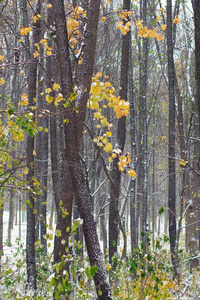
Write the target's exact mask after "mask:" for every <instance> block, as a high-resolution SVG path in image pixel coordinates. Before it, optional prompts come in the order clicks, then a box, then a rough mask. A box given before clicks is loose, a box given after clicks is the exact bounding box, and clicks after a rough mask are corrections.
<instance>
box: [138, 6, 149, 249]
mask: <svg viewBox="0 0 200 300" xmlns="http://www.w3.org/2000/svg"><path fill="white" fill-rule="evenodd" d="M142 11H143V22H144V26H146V23H147V20H146V19H147V1H146V0H143V7H142ZM142 57H143V58H142V65H141V72H142V74H141V76H142V78H141V95H140V96H141V101H142V131H143V133H142V135H143V145H142V158H143V161H142V169H143V171H142V174H143V177H142V181H143V182H142V232H143V233H144V235H143V237H142V241H143V243H144V246H145V245H146V234H147V205H148V203H147V175H148V168H147V109H146V94H147V68H148V39H146V38H145V39H143V50H142Z"/></svg>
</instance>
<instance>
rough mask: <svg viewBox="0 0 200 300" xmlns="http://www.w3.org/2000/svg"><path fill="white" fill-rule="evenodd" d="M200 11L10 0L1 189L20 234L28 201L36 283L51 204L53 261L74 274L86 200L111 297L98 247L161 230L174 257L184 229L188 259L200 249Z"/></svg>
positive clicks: (91, 240) (103, 285)
mask: <svg viewBox="0 0 200 300" xmlns="http://www.w3.org/2000/svg"><path fill="white" fill-rule="evenodd" d="M188 5H189V4H188ZM191 8H192V7H190V9H188V8H187V6H186V5H182V6H181V4H180V3H179V2H173V1H172V2H171V1H167V10H166V11H165V7H164V6H163V7H162V3H161V2H159V1H158V3H154V4H152V3H147V2H146V1H133V2H131V3H130V1H127V0H126V1H124V2H123V3H121V2H120V1H118V2H117V1H115V2H113V1H107V2H105V3H104V1H97V2H96V1H90V2H89V3H88V2H87V1H86V2H85V1H72V2H70V1H61V0H56V1H35V2H34V1H32V2H31V3H30V2H29V1H25V0H23V1H4V2H1V7H0V14H1V17H2V18H1V19H2V21H1V33H2V35H1V50H0V51H1V53H0V60H1V78H0V84H1V99H2V101H1V124H0V126H1V128H0V138H1V140H0V143H1V149H2V150H1V165H0V167H1V169H0V179H1V191H2V198H4V199H5V200H6V199H9V201H10V206H9V207H10V222H9V223H10V230H9V231H10V232H11V227H12V219H13V218H12V213H11V212H12V211H13V207H14V206H15V210H16V211H17V213H19V210H20V217H21V208H20V206H19V205H18V203H19V198H20V201H21V202H20V203H22V204H25V205H26V207H27V208H26V209H27V270H28V282H29V283H30V286H32V287H33V288H34V289H35V288H36V270H35V257H34V256H35V250H34V244H35V237H36V240H37V239H38V238H40V239H41V240H42V244H43V247H44V249H45V253H46V252H47V244H46V240H45V239H44V235H45V234H46V227H48V222H47V217H46V209H47V214H48V213H49V212H50V210H51V208H52V207H54V204H55V207H56V213H53V210H52V211H51V215H56V230H55V240H54V245H55V248H54V262H55V263H56V264H58V265H59V264H63V265H64V267H63V266H62V267H63V268H65V270H66V272H69V270H70V263H69V262H68V260H66V256H67V255H68V254H69V253H70V255H72V254H73V249H72V248H71V241H72V240H73V234H74V232H73V230H72V229H71V228H72V220H73V207H76V205H77V207H78V212H77V211H76V213H75V214H74V215H76V216H78V215H77V214H78V213H79V215H80V218H81V219H83V233H84V243H85V245H86V248H87V251H88V255H89V259H90V264H91V266H98V271H97V272H96V273H95V276H94V280H95V285H96V289H97V292H99V291H100V294H99V298H101V297H102V299H104V298H105V297H107V298H108V299H109V298H110V297H111V296H110V287H109V284H108V280H107V274H106V268H105V265H104V262H103V257H102V254H101V251H102V250H103V252H104V255H105V257H107V256H109V260H110V263H112V260H113V259H114V260H115V258H116V255H115V253H116V252H117V251H118V253H120V249H122V252H123V255H122V257H125V256H126V255H127V252H128V251H130V250H131V248H132V244H133V243H134V246H135V247H137V246H138V245H139V244H140V243H141V242H142V244H143V247H145V244H146V239H147V237H148V235H151V233H152V236H153V240H154V238H155V237H156V236H160V235H162V234H164V233H165V234H169V236H170V242H171V252H172V254H173V255H172V258H173V257H174V255H175V252H176V250H177V249H178V243H179V241H183V240H184V234H186V240H185V246H186V247H187V248H188V249H189V250H190V252H191V253H192V255H193V254H195V252H196V250H197V248H198V247H199V235H198V231H197V230H196V229H197V226H198V222H199V208H198V201H199V191H198V182H199V162H198V160H199V147H198V142H199V129H198V125H197V120H198V115H199V112H198V102H199V101H198V52H199V51H198V40H199V38H198V4H196V3H195V5H194V12H195V14H194V20H195V22H194V24H193V22H192V13H191V12H190V11H191ZM166 13H167V16H166ZM193 28H195V37H194V36H193ZM194 42H195V53H194V51H193V48H192V46H193V44H194ZM195 82H196V85H195ZM195 86H196V87H197V89H196V92H195V93H194V92H193V91H194V90H195V88H194V87H195ZM122 100H124V101H122ZM128 103H130V109H131V114H130V115H128V109H129V107H128V106H129V104H128ZM194 103H197V104H195V105H194ZM168 104H169V106H168ZM167 136H169V139H167ZM167 149H169V152H168V150H167ZM129 152H130V154H129ZM130 157H131V159H132V162H131V160H130ZM25 158H26V161H25ZM168 164H169V167H168V168H167V165H168ZM168 179H169V182H168ZM37 194H40V195H37ZM19 195H20V197H19ZM52 198H53V199H52ZM52 203H53V204H52ZM75 203H76V205H75ZM2 204H3V203H2ZM13 204H14V206H13ZM4 207H5V209H6V210H7V209H8V205H7V203H6V202H5V203H4ZM1 208H2V209H3V205H2V207H1ZM76 218H77V217H76ZM35 224H36V225H39V228H40V229H38V231H37V232H35V227H37V226H35ZM130 224H131V225H130ZM168 224H169V230H168V226H167V225H168ZM66 229H67V230H66ZM120 231H121V233H120ZM130 232H131V242H130V235H129V233H130ZM98 235H99V237H100V238H101V239H102V242H103V245H101V242H100V243H99V238H98ZM0 236H1V234H0ZM191 237H192V238H191ZM81 239H82V237H81ZM123 243H124V245H123ZM0 244H1V243H0ZM126 244H127V247H126ZM108 245H109V246H108ZM100 246H103V247H102V250H101V247H100ZM153 246H154V242H153ZM176 246H177V247H176ZM108 248H109V249H108ZM29 254H30V255H29ZM176 263H177V262H175V261H173V264H174V265H176ZM29 270H32V271H30V272H29ZM59 276H61V277H62V271H61V272H60V270H59V272H58V277H59ZM101 293H102V294H101Z"/></svg>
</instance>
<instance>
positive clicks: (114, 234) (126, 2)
mask: <svg viewBox="0 0 200 300" xmlns="http://www.w3.org/2000/svg"><path fill="white" fill-rule="evenodd" d="M123 10H130V0H123ZM127 21H128V18H127V20H126V21H125V23H126V22H127ZM129 35H130V33H129V32H128V33H127V34H126V35H122V58H121V76H120V87H121V90H120V97H121V98H122V99H123V100H125V101H127V93H128V67H129V42H130V38H129ZM125 136H126V117H125V116H123V117H122V118H120V119H119V120H118V127H117V143H116V147H115V148H118V149H120V150H121V152H122V153H123V150H124V145H125ZM120 178H121V171H119V167H118V158H115V159H114V161H113V171H112V179H113V182H114V197H115V198H116V200H117V205H118V204H119V203H118V202H119V194H120ZM117 225H118V220H117V212H116V207H115V203H114V199H113V196H112V194H111V201H110V210H109V261H110V262H111V261H112V257H113V255H114V253H115V252H117V248H116V247H117V241H118V235H119V227H118V226H117ZM124 243H125V245H124V248H125V249H126V240H124ZM125 252H126V251H125ZM125 254H126V253H125Z"/></svg>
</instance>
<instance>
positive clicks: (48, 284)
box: [0, 234, 200, 300]
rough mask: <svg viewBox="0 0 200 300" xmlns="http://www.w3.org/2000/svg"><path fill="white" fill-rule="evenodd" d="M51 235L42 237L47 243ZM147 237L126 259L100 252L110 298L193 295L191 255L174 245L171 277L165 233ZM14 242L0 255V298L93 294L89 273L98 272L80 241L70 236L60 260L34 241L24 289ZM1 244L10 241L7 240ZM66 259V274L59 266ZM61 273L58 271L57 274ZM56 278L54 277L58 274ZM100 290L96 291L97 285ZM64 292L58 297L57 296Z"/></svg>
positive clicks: (21, 250)
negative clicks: (33, 281)
mask: <svg viewBox="0 0 200 300" xmlns="http://www.w3.org/2000/svg"><path fill="white" fill-rule="evenodd" d="M52 236H53V235H52V234H48V235H47V236H46V239H47V243H48V245H49V247H50V245H51V242H52ZM152 242H153V241H152V238H151V236H149V237H148V238H147V246H146V249H144V245H143V243H141V244H140V246H139V247H138V248H137V249H135V250H134V252H133V255H132V256H131V255H129V256H127V258H126V259H123V260H122V259H121V258H120V253H119V254H117V253H116V254H115V255H114V256H113V260H112V264H110V263H108V259H107V257H104V259H105V264H106V269H107V272H108V275H109V281H110V285H111V289H112V295H113V299H118V300H121V299H126V300H132V299H138V300H139V299H199V296H200V287H199V280H200V270H199V267H197V268H195V269H191V268H190V263H191V257H190V258H189V255H188V254H187V253H186V252H185V251H184V249H180V250H179V267H178V270H179V276H178V278H177V279H174V272H173V268H172V265H171V260H170V251H169V238H168V237H167V236H166V235H164V236H163V237H162V238H161V237H158V238H157V239H156V240H155V241H154V249H153V247H152ZM16 244H17V247H16V248H14V250H11V253H12V255H11V256H8V257H7V258H6V259H3V261H2V265H1V277H0V293H1V299H2V300H3V299H15V300H22V299H24V300H25V299H33V300H34V299H37V300H43V299H67V298H68V299H74V300H80V299H96V289H95V286H94V282H93V280H92V277H93V276H94V275H95V273H96V272H97V271H98V267H97V266H90V264H89V258H88V256H86V253H85V255H83V256H82V255H81V254H80V250H81V248H82V243H81V242H80V241H78V242H77V241H76V240H74V241H73V243H72V247H71V249H70V253H71V254H67V253H66V256H64V257H63V260H62V262H60V263H58V264H56V263H54V262H53V252H51V251H48V254H47V255H44V251H43V245H42V244H41V243H40V241H38V242H37V243H36V270H37V291H35V292H34V294H33V290H32V291H30V290H29V289H28V288H27V281H26V257H25V254H26V250H25V246H24V245H23V244H22V243H21V242H20V240H19V239H17V240H16ZM7 246H10V247H11V245H9V244H7ZM66 261H67V262H68V263H69V265H70V267H69V273H68V272H67V271H66V270H65V271H63V270H62V269H63V266H64V264H65V262H66ZM60 274H62V276H60ZM61 277H62V279H61V280H60V278H61ZM98 293H99V294H100V293H101V291H100V290H99V291H98ZM63 297H64V298H63Z"/></svg>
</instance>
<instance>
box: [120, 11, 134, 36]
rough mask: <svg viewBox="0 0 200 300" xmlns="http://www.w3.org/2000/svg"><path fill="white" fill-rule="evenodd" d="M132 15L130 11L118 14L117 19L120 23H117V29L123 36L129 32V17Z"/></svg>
mask: <svg viewBox="0 0 200 300" xmlns="http://www.w3.org/2000/svg"><path fill="white" fill-rule="evenodd" d="M131 14H132V11H122V12H121V13H120V14H119V17H120V19H121V20H122V21H119V22H117V28H118V29H119V30H121V32H122V34H123V35H126V34H127V33H128V32H129V31H130V27H131V22H130V21H129V17H130V15H131Z"/></svg>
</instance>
